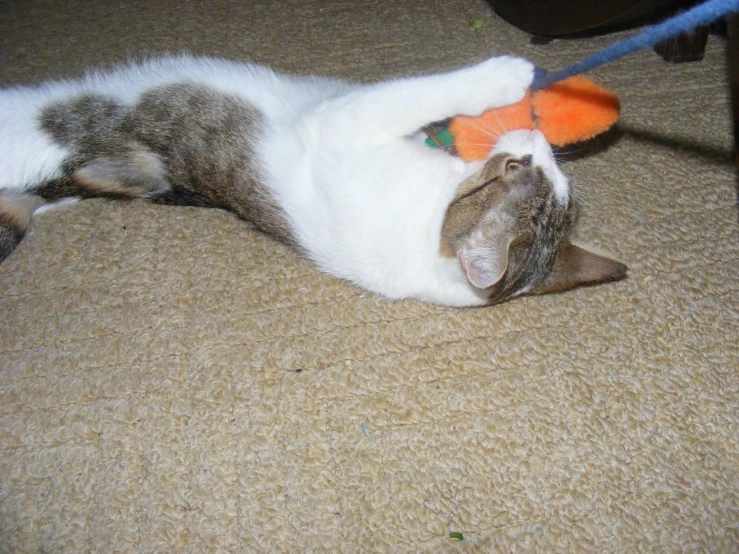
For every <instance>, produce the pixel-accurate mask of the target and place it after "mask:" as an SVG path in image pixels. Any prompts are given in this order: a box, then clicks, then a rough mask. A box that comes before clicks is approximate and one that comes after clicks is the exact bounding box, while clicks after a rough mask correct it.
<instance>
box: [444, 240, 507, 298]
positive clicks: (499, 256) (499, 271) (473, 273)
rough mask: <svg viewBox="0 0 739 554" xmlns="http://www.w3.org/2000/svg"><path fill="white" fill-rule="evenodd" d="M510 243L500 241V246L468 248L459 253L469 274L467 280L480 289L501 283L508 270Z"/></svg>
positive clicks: (458, 256) (461, 261)
mask: <svg viewBox="0 0 739 554" xmlns="http://www.w3.org/2000/svg"><path fill="white" fill-rule="evenodd" d="M509 244H510V242H509V241H507V240H506V241H500V244H498V245H492V246H486V247H478V248H467V247H462V248H461V249H460V250H459V252H457V258H459V263H460V264H462V269H463V270H464V271H465V273H466V274H467V279H469V281H470V283H472V285H473V286H475V287H477V288H478V289H486V288H489V287H492V286H493V285H494V284H495V283H497V282H498V281H500V280H501V279H502V278H503V275H505V272H506V270H507V269H508V245H509Z"/></svg>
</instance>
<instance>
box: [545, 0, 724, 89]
mask: <svg viewBox="0 0 739 554" xmlns="http://www.w3.org/2000/svg"><path fill="white" fill-rule="evenodd" d="M733 12H739V0H708V1H707V2H703V3H702V4H698V5H697V6H694V7H692V8H690V9H689V10H688V11H686V12H683V13H681V14H679V15H676V16H675V17H671V18H670V19H668V20H667V21H664V22H662V23H660V24H658V25H653V26H650V27H647V28H646V30H645V31H643V32H641V33H639V34H638V35H634V36H633V37H629V38H627V39H624V40H621V41H619V42H617V43H615V44H614V45H612V46H610V47H608V48H606V49H605V50H603V51H602V52H598V53H597V54H593V55H592V56H588V57H587V58H585V59H584V60H582V61H579V62H577V63H576V64H573V65H571V66H569V67H565V68H564V69H562V70H561V71H555V72H554V73H545V72H537V74H536V76H535V78H534V82H533V83H532V85H531V90H532V91H537V90H539V89H542V88H546V87H548V86H549V85H551V84H553V83H556V82H557V81H561V80H563V79H567V78H568V77H572V76H573V75H578V74H580V73H584V72H586V71H588V70H590V69H593V68H594V67H598V66H599V65H603V64H606V63H609V62H612V61H614V60H617V59H618V58H621V57H623V56H625V55H626V54H631V53H632V52H636V51H637V50H641V49H642V48H651V47H653V46H654V45H655V44H657V43H659V42H662V41H663V40H665V39H668V38H672V37H674V36H677V35H679V34H681V33H689V32H692V31H693V30H694V29H695V28H696V27H699V26H701V25H706V24H707V23H712V22H713V21H716V20H717V19H720V18H722V17H724V16H725V15H728V14H730V13H733Z"/></svg>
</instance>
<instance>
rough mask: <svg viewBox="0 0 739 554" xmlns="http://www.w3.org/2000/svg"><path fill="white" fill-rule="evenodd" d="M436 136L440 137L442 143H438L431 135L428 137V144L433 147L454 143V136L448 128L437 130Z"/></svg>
mask: <svg viewBox="0 0 739 554" xmlns="http://www.w3.org/2000/svg"><path fill="white" fill-rule="evenodd" d="M436 138H437V139H439V142H441V144H438V143H437V142H436V141H435V140H434V139H432V138H431V137H428V138H427V139H426V144H427V145H429V146H430V147H431V148H441V147H442V146H452V145H453V144H454V137H453V136H452V135H451V134H450V133H449V131H447V130H446V129H438V130H437V131H436Z"/></svg>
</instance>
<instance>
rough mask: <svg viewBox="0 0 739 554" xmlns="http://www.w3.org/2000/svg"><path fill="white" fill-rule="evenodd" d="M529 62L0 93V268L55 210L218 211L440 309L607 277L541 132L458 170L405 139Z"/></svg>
mask: <svg viewBox="0 0 739 554" xmlns="http://www.w3.org/2000/svg"><path fill="white" fill-rule="evenodd" d="M533 74H534V67H533V65H532V64H531V63H530V62H528V61H526V60H524V59H520V58H515V57H509V56H503V57H495V58H491V59H488V60H486V61H483V62H481V63H478V64H476V65H472V66H469V67H465V68H462V69H458V70H456V71H452V72H449V73H443V74H433V75H426V76H420V77H411V78H401V79H395V80H390V81H386V82H379V83H376V84H369V85H360V84H353V83H349V82H345V81H341V80H337V79H328V78H320V77H314V76H289V75H282V74H278V73H276V72H273V71H272V70H270V69H268V68H266V67H262V66H258V65H251V64H246V63H237V62H231V61H226V60H220V59H213V58H196V57H190V56H174V57H165V58H158V59H151V60H148V61H145V62H142V63H140V64H130V65H128V66H122V67H120V68H118V69H116V70H113V71H111V72H108V73H90V74H88V75H87V76H85V77H83V78H81V79H78V80H70V81H59V82H50V83H45V84H42V85H40V86H37V87H15V88H7V89H4V90H2V91H0V260H2V259H4V258H6V257H7V256H8V255H10V253H11V252H12V251H13V250H14V249H15V247H16V246H17V244H18V242H19V241H20V240H21V239H22V237H23V235H24V233H25V232H26V230H27V228H28V225H29V222H30V220H31V215H32V214H33V213H34V212H37V213H38V212H41V211H43V210H45V209H48V208H49V207H53V206H55V205H57V204H58V203H59V202H64V201H65V200H64V199H69V198H76V199H82V198H88V197H94V196H106V197H111V198H124V199H132V198H140V199H145V200H149V201H152V202H158V203H163V204H180V205H195V206H203V207H215V208H222V209H226V210H230V211H232V212H234V213H235V214H236V215H237V216H239V217H241V218H243V219H246V220H248V221H249V222H251V223H252V224H253V225H255V226H256V227H257V228H259V229H261V230H262V231H264V232H265V233H268V234H269V235H271V236H273V237H275V238H276V239H278V240H280V241H282V242H284V243H286V244H287V245H289V246H291V247H292V248H294V249H295V250H296V251H297V252H298V253H299V254H302V255H303V256H306V257H307V258H309V259H311V260H312V261H313V262H315V263H316V264H317V265H318V267H319V268H320V269H321V270H323V271H324V272H326V273H328V274H330V275H333V276H336V277H339V278H343V279H347V280H349V281H351V282H353V283H355V284H356V285H358V286H359V287H362V288H364V289H367V290H369V291H372V292H374V293H377V294H380V295H383V296H385V297H388V298H391V299H403V298H414V299H419V300H423V301H428V302H433V303H437V304H441V305H449V306H476V305H487V304H497V303H500V302H503V301H506V300H509V299H511V298H514V297H517V296H521V295H525V294H544V293H549V292H560V291H565V290H568V289H571V288H574V287H577V286H580V285H585V284H596V283H601V282H607V281H614V280H617V279H621V278H622V277H624V276H625V275H626V271H627V268H626V266H625V265H623V264H621V263H620V262H617V261H614V260H611V259H609V258H606V257H604V256H600V255H597V254H595V253H592V252H590V251H588V250H586V249H584V248H582V247H579V246H576V245H574V244H573V243H572V238H573V234H574V229H575V225H576V221H577V215H578V207H577V202H576V201H575V199H574V197H573V194H572V191H571V188H570V185H569V183H568V180H567V178H566V177H565V176H564V174H563V173H562V172H561V171H560V169H559V168H558V166H557V163H556V161H555V158H554V156H553V153H552V150H551V148H550V146H549V144H548V143H547V142H546V140H545V139H544V136H543V135H542V134H541V133H540V132H538V131H523V130H518V131H511V132H508V133H506V134H504V135H503V136H502V137H500V138H499V140H498V141H497V144H496V146H495V148H494V150H493V151H492V152H491V155H490V157H489V159H487V160H486V161H482V162H480V161H477V162H464V161H462V160H461V159H460V158H458V157H455V156H453V155H450V154H449V153H448V152H445V151H443V150H439V149H432V148H429V147H428V146H426V145H425V144H423V141H422V140H421V138H420V136H421V132H420V130H421V129H422V128H424V126H426V125H428V124H429V123H432V122H438V121H442V120H444V119H447V118H450V117H452V116H454V115H457V114H467V115H478V114H480V113H482V112H483V111H485V110H486V109H488V108H491V107H499V106H503V105H507V104H511V103H515V102H517V101H519V100H520V99H521V98H522V97H523V96H524V93H525V91H526V90H527V89H528V88H529V86H530V85H531V82H532V78H533Z"/></svg>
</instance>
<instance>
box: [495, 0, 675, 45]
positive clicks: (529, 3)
mask: <svg viewBox="0 0 739 554" xmlns="http://www.w3.org/2000/svg"><path fill="white" fill-rule="evenodd" d="M488 3H489V4H490V5H491V6H492V7H493V9H494V10H495V13H497V14H498V15H499V16H500V17H502V18H503V19H505V20H506V21H507V22H508V23H510V24H511V25H514V26H516V27H518V28H519V29H521V30H522V31H526V32H527V33H530V34H532V35H542V36H548V37H557V36H562V35H574V34H578V33H585V32H594V31H599V30H604V29H607V28H609V27H616V26H618V25H622V24H624V23H627V22H630V21H635V20H639V19H643V18H646V17H647V16H650V15H652V14H655V13H657V12H661V11H662V10H664V8H667V7H668V6H670V5H671V4H678V5H679V6H682V5H684V4H685V3H684V2H678V1H677V0H600V1H594V0H488Z"/></svg>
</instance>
